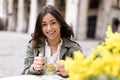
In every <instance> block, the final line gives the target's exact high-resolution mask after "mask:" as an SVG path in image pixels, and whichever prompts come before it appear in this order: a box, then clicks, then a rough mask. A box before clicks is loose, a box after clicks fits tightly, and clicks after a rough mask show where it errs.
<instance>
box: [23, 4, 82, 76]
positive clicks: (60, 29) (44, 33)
mask: <svg viewBox="0 0 120 80" xmlns="http://www.w3.org/2000/svg"><path fill="white" fill-rule="evenodd" d="M72 36H74V34H73V31H72V28H71V27H70V26H69V25H68V24H67V23H66V22H65V20H64V18H63V17H62V16H61V14H60V13H59V12H58V10H57V9H56V8H55V7H53V6H51V5H48V6H45V7H43V8H42V9H41V11H40V13H39V14H38V17H37V20H36V25H35V30H34V34H32V40H31V41H30V42H29V44H28V46H27V56H26V59H25V68H24V71H23V74H38V75H39V74H44V71H45V70H44V68H45V67H44V64H45V62H46V61H47V63H53V64H54V63H55V68H56V74H58V75H61V76H63V77H65V76H67V75H68V73H67V71H65V69H64V65H63V64H61V65H58V64H57V61H59V60H65V57H66V56H70V57H73V54H72V53H73V51H76V50H81V48H80V46H79V44H78V43H76V42H74V41H72V40H70V38H71V37H72ZM44 57H45V58H44Z"/></svg>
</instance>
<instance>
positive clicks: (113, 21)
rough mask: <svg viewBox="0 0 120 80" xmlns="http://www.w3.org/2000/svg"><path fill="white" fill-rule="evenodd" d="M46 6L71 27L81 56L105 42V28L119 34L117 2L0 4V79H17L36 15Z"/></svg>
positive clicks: (9, 0)
mask: <svg viewBox="0 0 120 80" xmlns="http://www.w3.org/2000/svg"><path fill="white" fill-rule="evenodd" d="M49 4H51V5H54V6H55V7H56V8H58V9H59V10H60V12H61V14H62V15H63V17H64V18H65V20H66V21H67V23H68V24H69V25H71V26H72V28H73V31H74V34H75V37H74V40H76V41H77V42H79V43H80V45H81V47H82V48H83V52H84V55H88V54H90V49H91V48H92V47H94V46H95V45H97V44H98V43H99V42H100V41H101V40H102V39H104V38H105V35H106V30H107V27H108V24H110V25H112V29H113V31H114V32H115V31H118V32H120V29H119V27H118V26H120V0H0V77H6V76H13V75H20V73H21V72H22V69H23V65H24V57H25V52H26V46H27V43H28V41H29V40H30V38H31V36H30V35H31V33H33V31H34V25H35V21H36V17H37V14H38V12H39V11H40V9H41V8H42V7H43V6H45V5H49Z"/></svg>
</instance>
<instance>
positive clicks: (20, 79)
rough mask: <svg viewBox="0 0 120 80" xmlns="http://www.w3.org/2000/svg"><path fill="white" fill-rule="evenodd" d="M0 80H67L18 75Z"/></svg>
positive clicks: (52, 76)
mask: <svg viewBox="0 0 120 80" xmlns="http://www.w3.org/2000/svg"><path fill="white" fill-rule="evenodd" d="M0 80H67V79H65V78H62V77H60V76H58V75H51V76H47V75H43V76H36V75H20V76H11V77H4V78H0Z"/></svg>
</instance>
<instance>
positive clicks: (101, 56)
mask: <svg viewBox="0 0 120 80" xmlns="http://www.w3.org/2000/svg"><path fill="white" fill-rule="evenodd" d="M65 69H66V70H67V71H68V72H69V78H68V80H120V33H118V32H115V33H113V32H112V29H111V26H109V27H108V29H107V32H106V38H105V39H104V41H102V42H101V43H100V44H98V45H97V46H96V47H95V48H93V49H92V50H91V54H90V55H88V56H84V55H83V54H82V53H81V52H79V51H76V52H74V58H70V57H67V58H66V60H65Z"/></svg>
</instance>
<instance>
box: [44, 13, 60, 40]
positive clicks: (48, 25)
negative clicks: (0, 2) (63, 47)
mask: <svg viewBox="0 0 120 80" xmlns="http://www.w3.org/2000/svg"><path fill="white" fill-rule="evenodd" d="M42 31H43V34H44V35H45V36H46V37H47V39H48V40H52V41H55V40H58V39H60V24H59V22H58V21H57V20H56V18H55V17H54V16H53V15H51V14H50V13H47V14H46V15H45V16H44V17H43V20H42Z"/></svg>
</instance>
